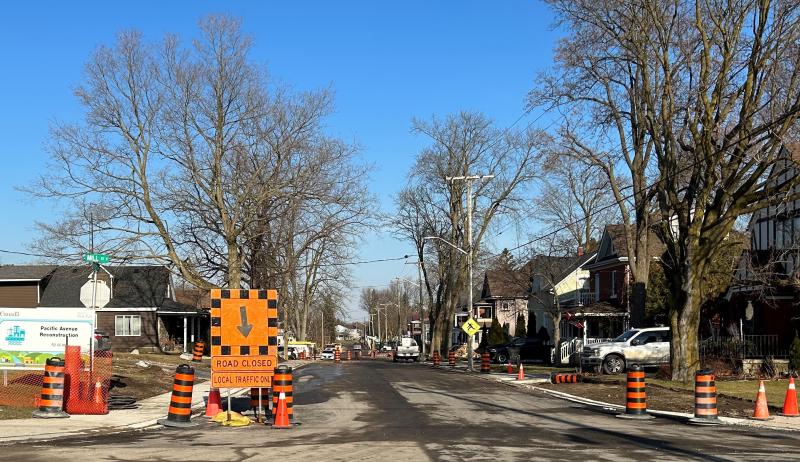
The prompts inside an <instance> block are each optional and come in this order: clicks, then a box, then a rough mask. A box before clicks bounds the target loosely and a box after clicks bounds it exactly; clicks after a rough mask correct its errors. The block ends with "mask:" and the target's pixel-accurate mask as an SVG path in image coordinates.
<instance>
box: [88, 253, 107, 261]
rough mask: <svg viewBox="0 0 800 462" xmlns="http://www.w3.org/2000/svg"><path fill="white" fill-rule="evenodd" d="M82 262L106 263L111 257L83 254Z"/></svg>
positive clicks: (101, 254) (99, 254)
mask: <svg viewBox="0 0 800 462" xmlns="http://www.w3.org/2000/svg"><path fill="white" fill-rule="evenodd" d="M83 261H85V262H87V263H108V262H110V261H111V257H110V256H108V255H106V254H104V253H85V254H83Z"/></svg>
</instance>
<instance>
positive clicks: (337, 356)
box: [333, 348, 342, 363]
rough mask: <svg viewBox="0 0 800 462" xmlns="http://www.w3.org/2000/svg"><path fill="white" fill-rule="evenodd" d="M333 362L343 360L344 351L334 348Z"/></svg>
mask: <svg viewBox="0 0 800 462" xmlns="http://www.w3.org/2000/svg"><path fill="white" fill-rule="evenodd" d="M333 362H335V363H340V362H342V353H341V352H340V351H339V349H338V348H337V349H335V350H333Z"/></svg>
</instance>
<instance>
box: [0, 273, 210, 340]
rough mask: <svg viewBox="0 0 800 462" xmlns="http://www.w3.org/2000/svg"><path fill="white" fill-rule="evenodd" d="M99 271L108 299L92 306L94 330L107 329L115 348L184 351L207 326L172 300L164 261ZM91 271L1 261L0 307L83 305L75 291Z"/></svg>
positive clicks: (193, 309) (202, 316) (200, 313)
mask: <svg viewBox="0 0 800 462" xmlns="http://www.w3.org/2000/svg"><path fill="white" fill-rule="evenodd" d="M106 269H107V270H108V272H109V273H110V276H109V275H108V274H105V273H103V272H98V280H100V281H101V282H102V283H103V284H106V285H107V286H108V287H109V288H110V291H111V298H110V300H109V302H108V304H106V305H105V306H103V307H102V308H99V309H97V310H96V320H95V329H97V330H100V331H103V332H104V333H106V334H108V336H109V337H110V339H111V346H112V348H113V349H114V350H119V351H129V350H132V349H134V348H137V349H140V350H145V351H156V350H159V349H160V348H161V347H162V346H163V345H167V344H174V345H175V346H176V348H178V349H183V350H184V351H186V350H188V349H189V348H190V347H191V343H192V342H194V341H195V340H196V339H198V338H199V337H200V336H202V335H203V333H204V332H206V331H207V324H208V321H207V315H206V312H205V311H204V310H202V309H200V308H197V306H193V305H191V304H187V303H181V302H178V301H176V294H175V290H174V287H173V285H172V282H171V275H170V272H169V270H168V269H167V268H166V267H164V266H108V267H106ZM90 276H91V269H90V268H88V267H86V266H54V265H2V266H0V307H4V308H26V309H36V308H37V307H47V308H83V307H84V306H85V305H84V304H83V303H82V302H81V299H80V292H81V287H82V286H84V285H85V284H86V283H87V281H88V280H89V277H90Z"/></svg>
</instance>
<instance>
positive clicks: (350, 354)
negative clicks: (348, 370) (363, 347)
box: [347, 350, 353, 361]
mask: <svg viewBox="0 0 800 462" xmlns="http://www.w3.org/2000/svg"><path fill="white" fill-rule="evenodd" d="M347 360H348V361H352V360H353V353H351V352H350V350H347Z"/></svg>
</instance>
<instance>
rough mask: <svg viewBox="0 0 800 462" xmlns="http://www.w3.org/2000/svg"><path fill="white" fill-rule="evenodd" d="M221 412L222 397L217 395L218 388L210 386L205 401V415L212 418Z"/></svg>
mask: <svg viewBox="0 0 800 462" xmlns="http://www.w3.org/2000/svg"><path fill="white" fill-rule="evenodd" d="M220 412H222V397H221V396H220V395H219V388H212V389H211V390H210V391H209V392H208V401H206V414H205V416H206V417H211V418H214V417H216V416H217V414H219V413H220Z"/></svg>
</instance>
